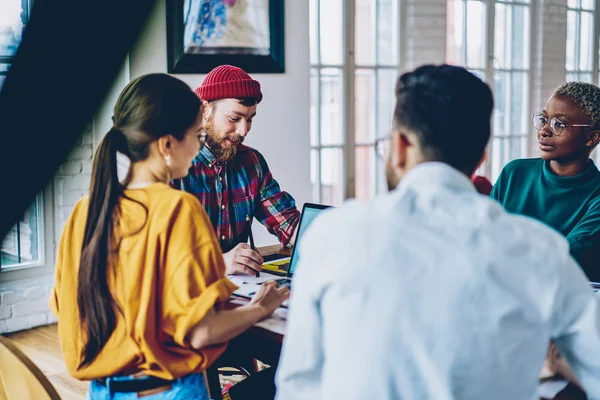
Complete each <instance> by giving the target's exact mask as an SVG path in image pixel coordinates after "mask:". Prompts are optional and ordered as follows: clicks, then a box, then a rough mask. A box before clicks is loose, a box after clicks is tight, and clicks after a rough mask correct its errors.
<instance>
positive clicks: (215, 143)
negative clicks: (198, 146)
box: [203, 121, 244, 162]
mask: <svg viewBox="0 0 600 400" xmlns="http://www.w3.org/2000/svg"><path fill="white" fill-rule="evenodd" d="M203 129H204V131H205V132H206V135H207V136H206V144H207V145H208V147H209V148H210V151H211V152H212V153H213V155H214V156H215V158H216V159H217V160H218V161H221V162H228V161H231V160H233V158H234V157H235V155H236V153H237V146H238V145H240V144H242V142H243V141H244V138H243V137H241V136H239V135H231V136H223V135H220V134H219V132H217V130H216V129H215V127H214V125H213V124H212V121H209V122H207V123H206V125H205V126H204V128H203ZM227 139H228V140H230V141H231V142H233V144H232V145H231V146H227V147H223V142H224V141H225V140H227Z"/></svg>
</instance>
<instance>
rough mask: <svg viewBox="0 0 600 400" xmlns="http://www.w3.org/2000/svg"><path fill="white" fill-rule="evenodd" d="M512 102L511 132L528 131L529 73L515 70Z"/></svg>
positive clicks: (511, 94) (512, 80)
mask: <svg viewBox="0 0 600 400" xmlns="http://www.w3.org/2000/svg"><path fill="white" fill-rule="evenodd" d="M511 78H512V79H511V93H510V97H511V104H510V110H509V112H510V127H511V128H510V129H511V131H510V133H511V134H516V133H523V134H524V133H526V132H528V130H529V129H528V128H527V126H528V124H529V118H528V117H527V116H528V115H529V112H528V110H529V99H528V97H529V96H528V87H527V86H528V79H527V78H528V74H527V73H525V72H514V73H513V74H512V76H511Z"/></svg>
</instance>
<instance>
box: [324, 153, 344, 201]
mask: <svg viewBox="0 0 600 400" xmlns="http://www.w3.org/2000/svg"><path fill="white" fill-rule="evenodd" d="M343 163H344V159H343V151H342V149H323V150H321V174H320V175H321V201H322V202H323V203H324V204H330V205H339V204H341V203H342V201H343V199H344V172H343V171H344V169H343Z"/></svg>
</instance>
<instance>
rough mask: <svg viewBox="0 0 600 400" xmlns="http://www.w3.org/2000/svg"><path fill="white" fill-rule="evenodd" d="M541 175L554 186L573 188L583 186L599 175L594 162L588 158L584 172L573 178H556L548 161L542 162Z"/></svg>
mask: <svg viewBox="0 0 600 400" xmlns="http://www.w3.org/2000/svg"><path fill="white" fill-rule="evenodd" d="M542 174H543V175H544V178H546V180H547V181H548V182H550V183H552V184H554V185H556V186H562V187H575V186H581V185H585V184H586V183H588V182H591V181H593V180H595V179H596V178H597V177H598V176H599V175H600V173H599V172H598V168H597V167H596V164H594V161H593V160H592V159H591V158H590V159H589V160H588V165H587V168H586V169H585V171H583V172H582V173H581V174H579V175H575V176H558V175H555V174H554V173H553V172H552V171H551V170H550V161H544V165H543V167H542Z"/></svg>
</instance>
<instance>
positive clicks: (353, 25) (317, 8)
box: [310, 0, 400, 205]
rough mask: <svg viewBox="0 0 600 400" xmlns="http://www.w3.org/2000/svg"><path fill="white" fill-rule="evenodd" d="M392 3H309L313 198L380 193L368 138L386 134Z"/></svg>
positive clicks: (394, 69)
mask: <svg viewBox="0 0 600 400" xmlns="http://www.w3.org/2000/svg"><path fill="white" fill-rule="evenodd" d="M399 1H400V0H376V1H375V0H354V1H345V0H310V63H311V77H310V79H311V90H310V91H311V107H310V111H311V181H312V188H313V199H314V200H315V201H317V202H322V203H326V204H333V205H335V204H339V203H340V202H342V201H343V200H344V199H345V198H348V197H357V198H369V197H372V196H373V195H374V194H375V193H377V192H380V191H383V190H385V188H386V187H385V180H384V179H385V176H384V173H383V171H384V165H383V163H382V162H381V161H379V159H378V157H377V156H376V149H375V139H376V138H378V137H383V136H385V135H387V134H388V132H389V129H390V128H391V121H392V113H393V107H394V85H395V83H396V79H397V76H398V65H399V40H398V36H399V31H398V25H399V20H400V18H399Z"/></svg>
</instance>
